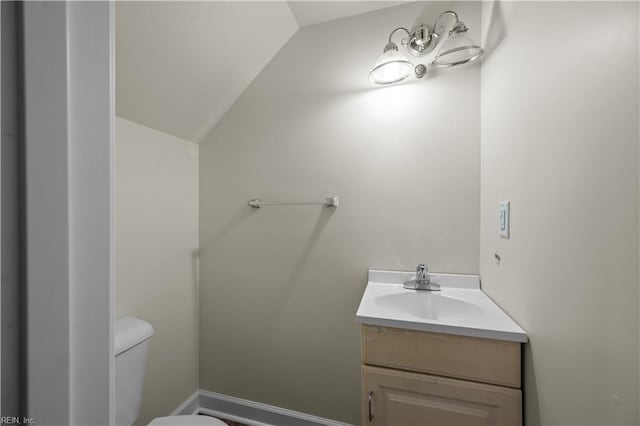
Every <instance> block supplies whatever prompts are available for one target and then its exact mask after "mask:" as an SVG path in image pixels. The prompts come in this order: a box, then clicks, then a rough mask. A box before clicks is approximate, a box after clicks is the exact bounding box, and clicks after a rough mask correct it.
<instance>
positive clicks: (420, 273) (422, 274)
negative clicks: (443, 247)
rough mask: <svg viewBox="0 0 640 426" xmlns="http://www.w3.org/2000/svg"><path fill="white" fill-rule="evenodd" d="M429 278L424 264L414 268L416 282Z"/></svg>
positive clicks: (427, 268) (427, 269)
mask: <svg viewBox="0 0 640 426" xmlns="http://www.w3.org/2000/svg"><path fill="white" fill-rule="evenodd" d="M428 276H429V267H428V266H427V265H425V264H424V263H421V264H419V265H418V266H417V267H416V281H425V280H426V279H427V277H428Z"/></svg>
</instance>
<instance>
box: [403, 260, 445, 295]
mask: <svg viewBox="0 0 640 426" xmlns="http://www.w3.org/2000/svg"><path fill="white" fill-rule="evenodd" d="M404 288H406V289H408V290H428V291H439V290H440V284H436V283H432V282H431V275H430V274H429V267H428V266H427V265H425V264H424V263H421V264H419V265H418V267H417V268H416V279H414V280H411V281H406V282H405V283H404Z"/></svg>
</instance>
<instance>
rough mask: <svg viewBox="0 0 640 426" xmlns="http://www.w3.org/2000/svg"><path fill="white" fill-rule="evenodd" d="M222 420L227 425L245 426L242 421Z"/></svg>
mask: <svg viewBox="0 0 640 426" xmlns="http://www.w3.org/2000/svg"><path fill="white" fill-rule="evenodd" d="M222 421H223V422H225V423H226V424H228V425H229V426H247V425H245V424H244V423H236V422H232V421H231V420H224V419H223V420H222Z"/></svg>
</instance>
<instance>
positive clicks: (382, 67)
mask: <svg viewBox="0 0 640 426" xmlns="http://www.w3.org/2000/svg"><path fill="white" fill-rule="evenodd" d="M412 71H413V64H412V63H411V62H409V61H407V58H405V57H404V56H403V55H402V54H401V53H400V52H398V46H397V45H396V44H395V43H389V44H387V45H386V46H385V48H384V53H383V54H382V56H380V58H379V59H378V61H377V62H376V64H375V65H374V67H373V70H371V72H370V73H369V80H371V82H372V83H376V84H392V83H397V82H399V81H402V80H404V79H405V78H407V77H409V76H410V75H411V72H412Z"/></svg>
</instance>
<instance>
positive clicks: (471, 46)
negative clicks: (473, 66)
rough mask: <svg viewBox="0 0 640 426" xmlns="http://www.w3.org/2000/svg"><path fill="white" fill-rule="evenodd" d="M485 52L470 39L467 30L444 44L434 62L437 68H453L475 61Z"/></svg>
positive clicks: (458, 33)
mask: <svg viewBox="0 0 640 426" xmlns="http://www.w3.org/2000/svg"><path fill="white" fill-rule="evenodd" d="M483 52H484V51H483V50H482V48H481V47H480V46H478V45H476V44H475V42H474V41H473V40H472V39H471V37H469V35H468V33H467V31H466V29H465V30H464V31H461V32H455V33H453V34H451V35H449V37H448V38H447V39H446V40H445V41H444V42H443V43H442V46H441V47H440V51H439V53H438V56H437V57H436V59H435V60H434V61H433V65H435V66H437V67H453V66H455V65H462V64H466V63H467V62H471V61H475V60H476V59H478V58H480V57H481V56H482V53H483Z"/></svg>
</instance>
